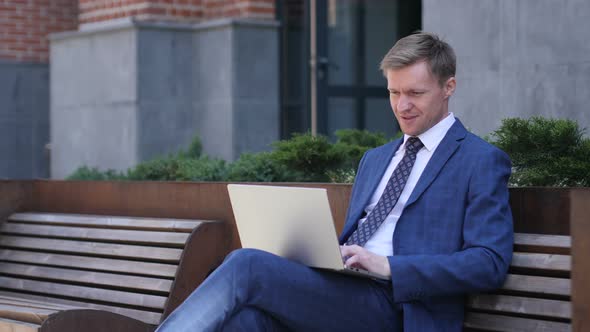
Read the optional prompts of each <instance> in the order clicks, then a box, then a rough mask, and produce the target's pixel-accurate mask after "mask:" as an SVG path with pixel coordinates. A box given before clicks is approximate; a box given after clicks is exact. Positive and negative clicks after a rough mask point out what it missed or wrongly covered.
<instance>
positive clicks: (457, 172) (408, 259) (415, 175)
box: [158, 33, 513, 332]
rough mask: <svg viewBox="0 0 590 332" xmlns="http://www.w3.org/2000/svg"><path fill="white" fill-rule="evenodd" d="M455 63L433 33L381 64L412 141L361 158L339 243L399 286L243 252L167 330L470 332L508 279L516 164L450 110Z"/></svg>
mask: <svg viewBox="0 0 590 332" xmlns="http://www.w3.org/2000/svg"><path fill="white" fill-rule="evenodd" d="M455 62H456V60H455V54H454V52H453V50H452V48H451V47H450V46H449V45H448V44H447V43H446V42H444V41H442V40H440V39H439V38H438V37H437V36H435V35H433V34H429V33H416V34H413V35H410V36H408V37H405V38H403V39H401V40H399V41H398V42H397V43H396V44H395V45H394V47H393V48H392V49H391V50H390V51H389V52H388V53H387V54H386V55H385V57H384V59H383V61H382V62H381V69H382V71H383V73H384V75H385V76H386V78H387V88H388V90H389V94H390V102H391V107H392V109H393V112H394V114H395V117H396V118H397V121H398V123H399V125H400V128H401V130H402V131H403V133H404V137H403V138H401V139H399V140H396V141H394V142H391V143H389V144H386V145H384V146H381V147H378V148H376V149H373V150H370V151H368V152H367V153H366V154H365V155H364V157H363V159H362V160H361V162H360V165H359V169H358V173H357V176H356V179H355V183H354V186H353V190H352V196H351V200H350V206H349V209H348V213H347V218H346V223H345V226H344V230H343V232H342V234H341V236H340V241H341V244H342V247H341V248H342V250H341V251H342V256H343V257H344V258H345V260H346V263H345V264H346V265H349V266H356V267H362V268H364V269H367V270H369V271H372V272H375V273H378V274H381V275H385V276H389V277H390V278H391V280H390V281H386V282H384V281H377V280H371V279H363V278H356V277H350V276H346V275H342V274H337V273H332V272H326V271H320V270H315V269H311V268H308V267H306V266H302V265H300V264H297V263H294V262H290V261H287V260H285V259H283V258H281V257H277V256H274V255H272V254H269V253H266V252H262V251H258V250H252V249H241V250H238V251H235V252H234V253H232V254H231V255H230V256H228V258H227V259H226V261H225V262H224V263H223V264H222V265H221V266H220V267H219V268H218V269H217V270H216V271H215V272H214V273H213V274H212V275H211V276H210V277H209V278H208V279H207V280H206V281H205V282H203V284H202V285H201V286H200V287H199V288H198V289H197V290H196V291H195V292H194V293H193V294H192V295H191V296H190V297H189V298H188V299H187V300H186V301H185V303H184V304H182V305H181V306H180V307H179V308H178V309H177V310H176V311H175V312H174V313H173V314H171V315H170V317H169V318H168V319H167V320H166V321H165V322H164V323H163V324H162V326H161V327H160V328H159V330H158V331H175V332H177V331H339V332H340V331H420V332H422V331H461V330H462V323H463V316H464V296H465V294H467V293H471V292H479V291H485V290H490V289H494V288H497V287H499V286H500V285H501V284H502V282H503V281H504V278H505V276H506V272H507V270H508V266H509V264H510V260H511V257H512V242H513V230H512V217H511V214H510V209H509V205H508V189H507V181H508V178H509V176H510V161H509V159H508V157H507V156H506V154H505V153H503V152H502V151H500V150H498V149H497V148H495V147H493V146H491V145H490V144H488V143H486V142H485V141H483V140H481V139H480V138H478V137H476V136H475V135H473V134H471V133H469V132H467V130H466V129H465V127H463V125H462V124H461V122H459V120H458V119H456V118H455V117H454V115H453V113H450V112H449V110H448V108H449V98H450V97H451V95H452V94H453V93H454V91H455V86H456V81H455Z"/></svg>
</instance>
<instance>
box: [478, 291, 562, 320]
mask: <svg viewBox="0 0 590 332" xmlns="http://www.w3.org/2000/svg"><path fill="white" fill-rule="evenodd" d="M467 307H469V308H473V309H479V310H490V311H499V312H502V313H517V314H524V315H535V316H544V317H549V318H563V319H571V318H572V311H571V306H570V302H568V301H558V300H546V299H536V298H530V297H520V296H509V295H492V294H478V295H473V296H470V297H469V300H468V301H467Z"/></svg>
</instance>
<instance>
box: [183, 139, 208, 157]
mask: <svg viewBox="0 0 590 332" xmlns="http://www.w3.org/2000/svg"><path fill="white" fill-rule="evenodd" d="M202 153H203V144H202V143H201V139H200V138H199V136H195V137H194V138H193V140H192V141H191V143H190V145H189V146H188V149H187V150H186V151H184V150H181V151H180V152H179V153H178V157H181V158H193V159H196V158H199V157H200V156H201V154H202Z"/></svg>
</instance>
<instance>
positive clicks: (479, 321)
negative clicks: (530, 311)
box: [464, 312, 571, 332]
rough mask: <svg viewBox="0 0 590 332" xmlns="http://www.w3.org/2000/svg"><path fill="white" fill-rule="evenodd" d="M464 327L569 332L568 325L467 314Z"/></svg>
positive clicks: (518, 318) (500, 330) (489, 329)
mask: <svg viewBox="0 0 590 332" xmlns="http://www.w3.org/2000/svg"><path fill="white" fill-rule="evenodd" d="M464 326H465V327H468V328H472V329H478V330H483V331H497V332H570V331H571V325H570V324H568V323H560V322H550V321H544V320H537V319H530V318H520V317H508V316H502V315H490V314H482V313H475V312H469V313H467V314H466V316H465V323H464Z"/></svg>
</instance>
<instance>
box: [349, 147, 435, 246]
mask: <svg viewBox="0 0 590 332" xmlns="http://www.w3.org/2000/svg"><path fill="white" fill-rule="evenodd" d="M423 146H424V145H423V144H422V142H421V141H420V139H419V138H418V137H410V138H408V140H407V141H406V152H405V154H404V157H403V158H402V160H401V161H400V163H399V164H398V165H397V167H396V168H395V170H394V171H393V174H391V177H390V178H389V181H388V182H387V186H385V190H384V191H383V194H382V195H381V198H379V202H377V205H376V206H375V208H374V209H373V211H371V213H370V214H369V216H368V217H367V219H366V220H365V222H363V223H362V224H361V225H359V226H358V227H357V229H356V230H355V231H354V233H352V235H351V236H350V237H349V238H348V241H346V245H349V246H350V245H353V244H357V245H359V246H361V247H362V246H364V245H365V243H367V241H368V240H369V238H371V236H372V235H373V234H374V233H375V232H376V231H377V228H379V226H381V224H382V223H383V221H384V220H385V218H386V217H387V216H388V215H389V212H391V210H392V209H393V207H394V206H395V203H397V200H398V199H399V196H400V195H401V193H402V190H403V189H404V186H405V185H406V182H407V181H408V177H409V176H410V172H411V171H412V167H413V166H414V162H415V161H416V154H417V153H418V151H420V149H421V148H422V147H423Z"/></svg>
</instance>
